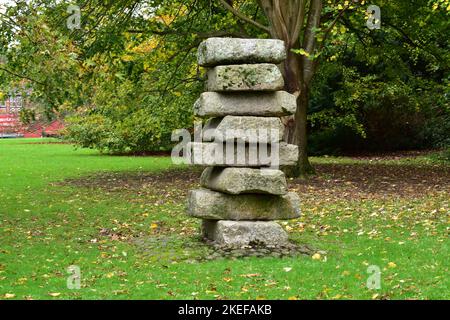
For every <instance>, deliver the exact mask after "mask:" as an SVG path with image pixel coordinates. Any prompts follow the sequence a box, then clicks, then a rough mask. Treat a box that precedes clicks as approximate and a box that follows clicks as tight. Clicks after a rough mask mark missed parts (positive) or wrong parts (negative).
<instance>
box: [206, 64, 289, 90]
mask: <svg viewBox="0 0 450 320" xmlns="http://www.w3.org/2000/svg"><path fill="white" fill-rule="evenodd" d="M207 76H208V81H207V83H206V91H278V90H281V89H283V87H284V80H283V75H282V74H281V72H280V70H279V69H278V67H277V66H276V65H274V64H268V63H261V64H240V65H229V66H217V67H214V68H212V69H210V70H209V71H208V74H207Z"/></svg>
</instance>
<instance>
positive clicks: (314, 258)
mask: <svg viewBox="0 0 450 320" xmlns="http://www.w3.org/2000/svg"><path fill="white" fill-rule="evenodd" d="M311 258H312V259H313V260H320V259H321V258H322V256H321V255H320V253H315V254H313V256H312V257H311Z"/></svg>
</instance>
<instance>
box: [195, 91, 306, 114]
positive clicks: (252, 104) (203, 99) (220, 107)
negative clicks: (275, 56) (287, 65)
mask: <svg viewBox="0 0 450 320" xmlns="http://www.w3.org/2000/svg"><path fill="white" fill-rule="evenodd" d="M296 109H297V99H296V97H295V96H294V95H293V94H290V93H288V92H286V91H275V92H258V93H255V92H241V93H233V92H223V93H220V92H204V93H202V94H201V95H200V98H199V99H198V100H197V101H196V102H195V104H194V114H195V115H196V116H198V117H224V116H227V115H232V116H259V117H282V116H288V115H291V114H294V113H295V110H296Z"/></svg>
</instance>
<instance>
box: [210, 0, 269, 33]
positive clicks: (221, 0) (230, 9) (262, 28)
mask: <svg viewBox="0 0 450 320" xmlns="http://www.w3.org/2000/svg"><path fill="white" fill-rule="evenodd" d="M219 2H220V3H221V4H222V6H223V7H224V8H225V9H227V10H228V11H230V12H231V13H232V14H234V15H235V16H236V17H238V18H239V19H241V20H243V21H245V22H248V23H250V24H252V25H254V26H255V27H257V28H259V29H261V30H263V31H265V32H266V33H268V34H270V28H269V27H266V26H264V25H262V24H260V23H258V22H256V21H254V20H252V19H251V18H249V17H247V16H246V15H245V14H243V13H242V12H240V11H238V10H236V9H235V8H233V7H232V6H230V5H229V4H228V3H227V2H226V1H225V0H219Z"/></svg>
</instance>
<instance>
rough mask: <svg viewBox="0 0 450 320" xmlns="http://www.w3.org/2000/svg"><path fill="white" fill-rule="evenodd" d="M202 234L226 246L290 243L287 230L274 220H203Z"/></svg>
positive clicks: (280, 244)
mask: <svg viewBox="0 0 450 320" xmlns="http://www.w3.org/2000/svg"><path fill="white" fill-rule="evenodd" d="M202 234H203V236H204V237H205V238H207V239H210V240H213V241H214V242H215V243H216V244H218V245H222V246H226V247H243V246H249V245H265V246H282V245H286V244H287V243H288V235H287V233H286V231H284V230H283V228H282V227H281V226H280V225H279V224H278V223H276V222H274V221H229V220H220V221H216V220H203V222H202Z"/></svg>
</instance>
